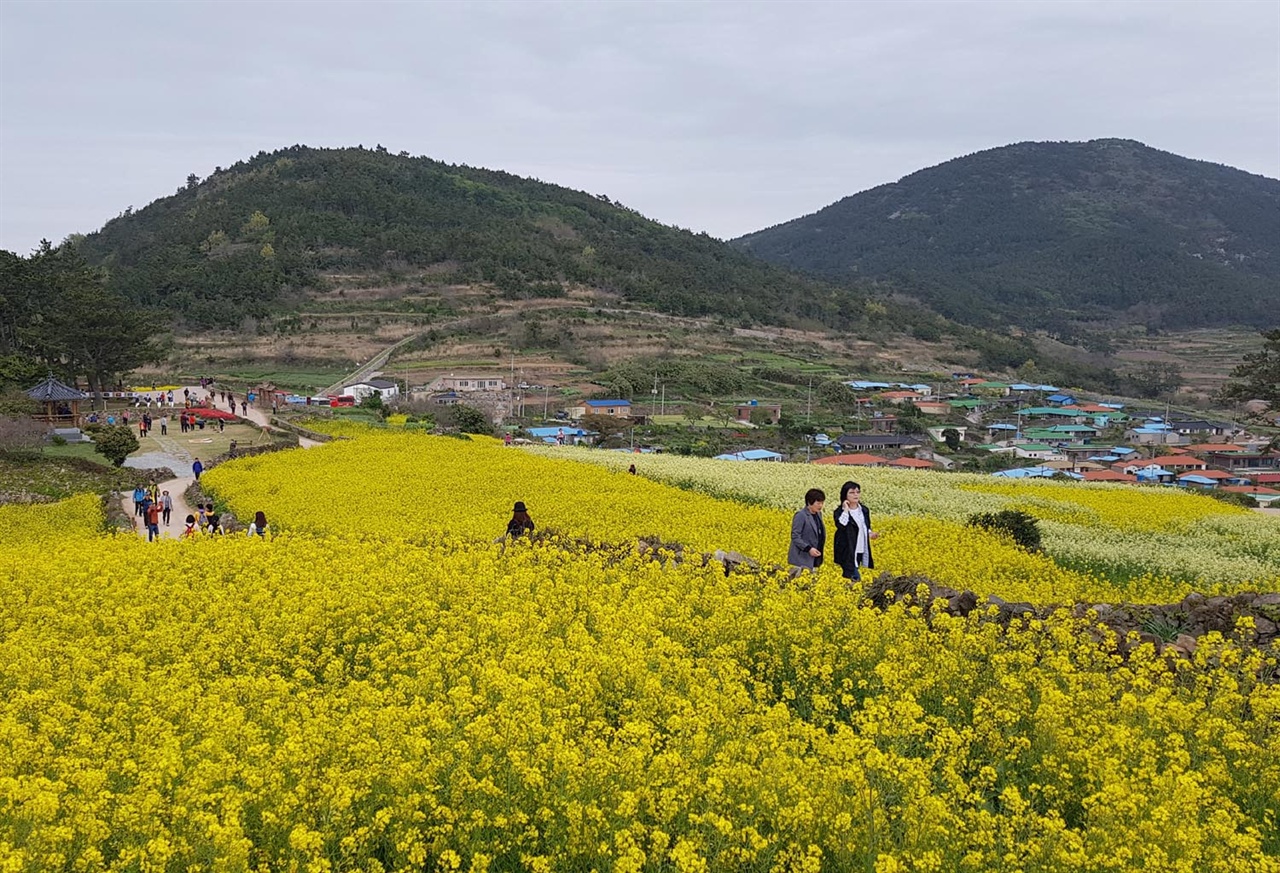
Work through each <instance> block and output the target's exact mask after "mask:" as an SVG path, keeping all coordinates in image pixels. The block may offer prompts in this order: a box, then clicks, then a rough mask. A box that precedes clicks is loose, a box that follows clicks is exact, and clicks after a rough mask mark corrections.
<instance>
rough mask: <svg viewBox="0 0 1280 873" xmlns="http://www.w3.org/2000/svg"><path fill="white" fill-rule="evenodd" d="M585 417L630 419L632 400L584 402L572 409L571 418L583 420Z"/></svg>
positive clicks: (570, 410)
mask: <svg viewBox="0 0 1280 873" xmlns="http://www.w3.org/2000/svg"><path fill="white" fill-rule="evenodd" d="M584 415H608V416H610V417H612V418H630V417H631V401H630V400H584V401H582V404H581V405H579V406H574V407H570V409H569V417H570V418H574V419H577V418H582V416H584Z"/></svg>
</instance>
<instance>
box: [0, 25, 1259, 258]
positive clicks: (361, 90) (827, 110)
mask: <svg viewBox="0 0 1280 873" xmlns="http://www.w3.org/2000/svg"><path fill="white" fill-rule="evenodd" d="M1102 136H1114V137H1126V138H1132V139H1138V140H1142V141H1143V142H1146V143H1147V144H1148V145H1152V146H1155V147H1157V148H1162V149H1166V150H1169V151H1173V152H1176V153H1178V154H1183V155H1186V156H1188V157H1196V158H1202V159H1205V160H1212V161H1217V162H1221V163H1226V164H1230V165H1232V166H1236V167H1240V168H1242V169H1246V170H1249V171H1251V172H1256V173H1262V174H1265V175H1269V176H1280V4H1276V3H1269V2H1234V3H1233V2H1165V3H1154V2H1146V0H1142V2H1121V0H1112V2H1046V0H1040V2H1035V3H1012V2H1007V3H1000V2H936V3H919V2H917V3H910V2H894V3H887V2H886V3H865V2H864V3H795V2H787V3H733V4H729V3H698V4H676V3H617V2H614V3H568V2H565V3H489V4H464V3H425V4H406V3H371V2H329V3H312V4H301V3H282V2H274V3H273V2H258V3H252V4H249V3H226V2H186V3H175V4H156V3H93V4H89V3H79V2H71V3H68V2H36V3H31V2H16V0H6V2H4V3H0V247H4V248H9V249H15V250H18V251H27V250H29V249H30V248H31V247H32V246H34V245H35V244H36V242H37V241H38V240H39V239H40V238H41V237H48V238H50V239H53V240H55V241H56V240H58V239H61V238H62V237H63V236H65V235H66V234H68V233H72V232H77V231H79V232H84V231H89V230H93V229H95V228H97V227H99V226H100V225H101V224H102V222H103V221H105V220H106V219H108V218H110V217H111V216H113V215H115V214H117V213H119V212H120V211H121V210H123V209H124V208H125V207H126V206H130V205H133V206H135V207H141V206H143V205H145V204H146V203H147V202H149V201H150V200H152V199H154V198H155V197H158V196H162V195H165V194H168V193H171V192H172V191H173V190H174V189H175V188H177V187H178V186H179V185H181V184H182V183H183V181H184V180H185V178H186V175H187V174H188V173H191V172H196V173H198V174H200V175H205V174H207V173H208V172H209V171H210V170H212V169H213V167H214V166H215V165H222V166H226V165H229V164H232V163H234V162H235V161H237V160H240V159H242V158H246V157H248V156H250V155H252V154H255V153H256V152H258V151H259V150H261V149H267V150H272V149H275V148H279V147H283V146H287V145H292V144H294V143H300V142H301V143H307V144H311V145H327V146H336V145H355V144H358V143H363V144H364V145H373V144H374V143H379V142H380V143H382V144H384V145H386V146H387V147H388V148H390V149H391V150H393V151H400V150H402V149H404V150H408V151H410V152H412V153H414V154H427V155H430V156H432V157H435V158H439V159H442V160H446V161H451V162H458V163H468V164H471V165H476V166H489V167H493V168H496V169H504V170H508V171H510V172H514V173H520V174H527V175H535V176H537V177H539V178H541V179H543V180H544V181H549V182H556V183H559V184H564V185H568V186H571V187H575V188H583V189H586V190H589V191H591V192H593V193H607V194H609V195H610V196H611V197H614V198H616V199H618V200H621V201H623V202H625V203H627V204H629V205H631V206H633V207H635V208H637V209H639V210H640V211H642V212H643V213H645V214H646V215H649V216H650V217H653V218H656V219H659V220H661V221H665V222H668V223H671V224H677V225H680V226H684V227H690V228H692V229H695V230H706V231H708V232H709V233H712V234H714V235H717V236H721V237H729V236H735V235H738V234H741V233H745V232H748V231H751V230H755V229H759V228H761V227H764V226H768V225H772V224H775V223H778V222H780V221H785V220H788V219H790V218H794V217H796V216H798V215H801V214H804V213H808V212H812V211H813V210H815V209H818V208H820V207H822V206H824V205H826V204H827V203H830V202H832V201H834V200H837V199H839V198H840V197H843V196H846V195H848V194H851V193H854V192H855V191H859V190H863V189H866V188H869V187H872V186H874V185H877V184H882V183H884V182H889V181H894V180H896V179H898V178H900V177H901V176H903V175H906V174H907V173H910V172H913V171H915V170H917V169H920V168H921V167H924V166H927V165H931V164H936V163H939V162H941V161H944V160H947V159H949V158H952V157H955V156H958V155H961V154H966V153H969V152H972V151H976V150H978V149H981V148H988V147H993V146H998V145H1004V144H1007V143H1010V142H1016V141H1022V140H1029V139H1055V140H1063V139H1073V140H1079V139H1091V138H1095V137H1102Z"/></svg>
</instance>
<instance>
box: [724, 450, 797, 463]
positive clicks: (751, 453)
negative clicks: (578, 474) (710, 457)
mask: <svg viewBox="0 0 1280 873" xmlns="http://www.w3.org/2000/svg"><path fill="white" fill-rule="evenodd" d="M715 460H717V461H781V460H782V455H780V454H778V453H777V452H771V451H769V450H768V449H745V450H744V451H741V452H728V453H726V454H723V455H716V457H715Z"/></svg>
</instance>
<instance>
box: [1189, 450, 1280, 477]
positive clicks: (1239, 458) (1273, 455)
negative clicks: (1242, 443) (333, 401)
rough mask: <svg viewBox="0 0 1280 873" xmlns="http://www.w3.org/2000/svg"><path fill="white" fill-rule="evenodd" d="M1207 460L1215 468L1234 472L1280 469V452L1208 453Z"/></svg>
mask: <svg viewBox="0 0 1280 873" xmlns="http://www.w3.org/2000/svg"><path fill="white" fill-rule="evenodd" d="M1205 460H1206V461H1208V462H1209V463H1210V464H1212V465H1213V466H1215V467H1220V468H1222V469H1225V470H1231V471H1233V472H1250V471H1267V470H1274V469H1277V468H1280V452H1263V451H1251V452H1250V451H1234V452H1231V451H1223V452H1208V453H1207V455H1206V457H1205Z"/></svg>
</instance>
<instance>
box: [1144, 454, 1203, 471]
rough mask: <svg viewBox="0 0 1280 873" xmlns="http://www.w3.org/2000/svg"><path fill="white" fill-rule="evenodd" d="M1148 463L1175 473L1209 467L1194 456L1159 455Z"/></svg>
mask: <svg viewBox="0 0 1280 873" xmlns="http://www.w3.org/2000/svg"><path fill="white" fill-rule="evenodd" d="M1149 463H1152V464H1159V465H1160V466H1161V467H1164V468H1165V469H1167V470H1173V471H1174V472H1176V473H1183V472H1187V471H1190V470H1207V469H1209V465H1208V464H1206V463H1205V462H1204V461H1202V460H1200V459H1199V458H1197V457H1196V456H1195V455H1161V456H1159V457H1158V458H1152V459H1151V461H1150V462H1149Z"/></svg>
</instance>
